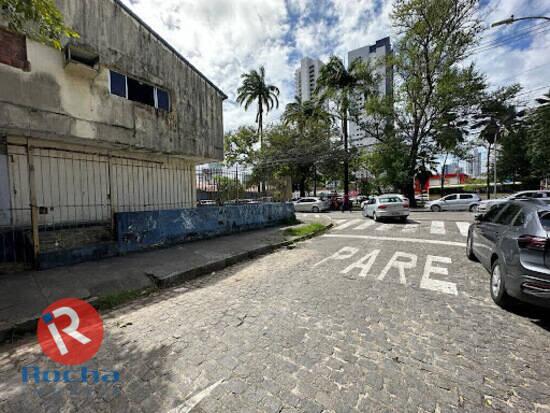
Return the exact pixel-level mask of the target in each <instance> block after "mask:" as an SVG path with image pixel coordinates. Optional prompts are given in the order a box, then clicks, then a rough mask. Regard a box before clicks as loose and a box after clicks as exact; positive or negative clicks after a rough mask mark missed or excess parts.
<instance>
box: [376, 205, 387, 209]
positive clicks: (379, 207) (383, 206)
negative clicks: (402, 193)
mask: <svg viewBox="0 0 550 413" xmlns="http://www.w3.org/2000/svg"><path fill="white" fill-rule="evenodd" d="M387 207H388V206H387V205H378V209H386V208H387Z"/></svg>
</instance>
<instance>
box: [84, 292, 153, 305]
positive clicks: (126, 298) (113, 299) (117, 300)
mask: <svg viewBox="0 0 550 413" xmlns="http://www.w3.org/2000/svg"><path fill="white" fill-rule="evenodd" d="M154 291H156V289H155V288H146V289H144V290H131V291H122V292H120V293H114V294H109V295H104V296H102V297H99V298H98V299H97V300H96V301H94V303H93V304H94V306H95V307H97V308H98V309H100V310H109V309H111V308H115V307H118V306H120V305H122V304H125V303H128V302H130V301H133V300H135V299H137V298H140V297H145V296H146V295H149V294H151V293H152V292H154Z"/></svg>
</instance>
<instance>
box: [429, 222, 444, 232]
mask: <svg viewBox="0 0 550 413" xmlns="http://www.w3.org/2000/svg"><path fill="white" fill-rule="evenodd" d="M430 233H431V234H442V235H444V234H446V233H447V231H445V223H444V222H443V221H432V227H431V228H430Z"/></svg>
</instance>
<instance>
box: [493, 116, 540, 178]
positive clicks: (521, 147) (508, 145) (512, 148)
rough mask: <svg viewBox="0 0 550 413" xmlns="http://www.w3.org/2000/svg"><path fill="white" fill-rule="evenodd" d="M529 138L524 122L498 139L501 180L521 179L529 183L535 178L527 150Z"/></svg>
mask: <svg viewBox="0 0 550 413" xmlns="http://www.w3.org/2000/svg"><path fill="white" fill-rule="evenodd" d="M528 139H529V137H528V132H527V127H526V125H524V124H523V122H522V123H521V124H519V125H518V127H517V128H514V129H513V130H511V131H510V133H504V134H503V135H502V137H501V138H500V140H499V141H498V144H499V153H498V159H497V173H498V176H499V179H500V181H501V182H504V181H506V180H511V181H512V182H516V181H517V180H521V181H522V182H523V183H527V184H529V183H530V182H531V181H532V180H533V174H532V167H531V159H530V157H529V152H528V150H526V148H528V147H529V140H528Z"/></svg>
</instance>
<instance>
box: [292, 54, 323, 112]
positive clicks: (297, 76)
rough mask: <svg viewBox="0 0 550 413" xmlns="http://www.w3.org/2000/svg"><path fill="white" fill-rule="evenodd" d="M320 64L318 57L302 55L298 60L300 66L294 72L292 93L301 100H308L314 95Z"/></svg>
mask: <svg viewBox="0 0 550 413" xmlns="http://www.w3.org/2000/svg"><path fill="white" fill-rule="evenodd" d="M322 66H323V62H321V61H320V60H318V59H311V58H309V57H304V58H303V59H302V60H300V67H299V68H298V69H297V70H296V72H295V73H294V81H295V92H294V93H295V95H296V96H298V97H299V98H300V99H301V100H302V102H305V101H306V100H310V99H311V98H312V97H313V96H314V94H315V88H316V87H317V79H318V78H319V72H320V71H321V67H322Z"/></svg>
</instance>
